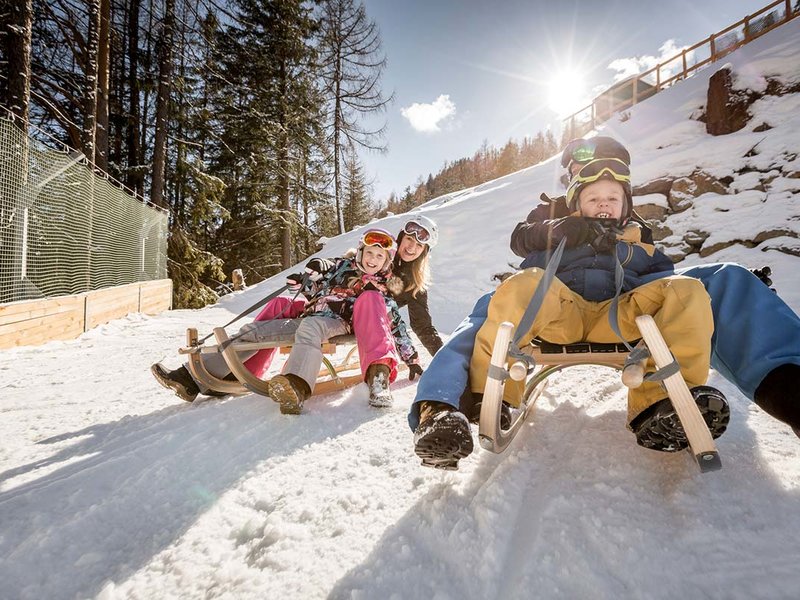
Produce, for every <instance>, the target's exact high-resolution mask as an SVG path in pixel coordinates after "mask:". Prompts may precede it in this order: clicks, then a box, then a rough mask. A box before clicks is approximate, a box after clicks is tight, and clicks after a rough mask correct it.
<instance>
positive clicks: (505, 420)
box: [469, 397, 511, 429]
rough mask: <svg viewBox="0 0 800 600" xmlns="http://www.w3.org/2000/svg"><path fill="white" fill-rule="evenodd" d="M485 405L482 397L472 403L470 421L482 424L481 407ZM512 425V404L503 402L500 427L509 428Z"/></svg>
mask: <svg viewBox="0 0 800 600" xmlns="http://www.w3.org/2000/svg"><path fill="white" fill-rule="evenodd" d="M482 406H483V399H482V397H481V398H479V399H477V400H476V401H475V404H473V405H472V410H471V411H470V415H469V422H470V423H475V424H476V425H479V424H480V421H481V407H482ZM510 427H511V406H509V404H508V403H506V402H503V404H501V405H500V429H509V428H510Z"/></svg>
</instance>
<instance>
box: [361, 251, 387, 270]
mask: <svg viewBox="0 0 800 600" xmlns="http://www.w3.org/2000/svg"><path fill="white" fill-rule="evenodd" d="M387 258H389V253H388V252H387V251H386V250H384V249H383V248H381V247H380V246H364V248H363V250H361V268H362V269H364V272H365V273H366V274H367V275H375V273H377V272H378V271H380V270H381V269H382V268H383V265H385V264H386V259H387Z"/></svg>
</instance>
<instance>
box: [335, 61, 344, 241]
mask: <svg viewBox="0 0 800 600" xmlns="http://www.w3.org/2000/svg"><path fill="white" fill-rule="evenodd" d="M339 64H340V62H339V61H337V66H336V72H337V77H336V103H335V107H334V113H333V114H334V116H333V192H334V196H335V200H336V202H335V206H336V223H337V225H338V227H339V235H341V234H343V233H344V210H343V209H342V187H341V181H340V179H341V173H340V172H339V161H340V160H341V159H340V157H341V144H342V142H341V131H342V120H341V110H342V100H341V96H340V93H341V92H340V78H339V76H338V73H339Z"/></svg>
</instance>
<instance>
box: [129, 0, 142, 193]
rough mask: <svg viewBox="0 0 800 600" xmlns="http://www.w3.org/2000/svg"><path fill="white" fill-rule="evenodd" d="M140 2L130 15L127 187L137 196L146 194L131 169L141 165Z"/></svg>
mask: <svg viewBox="0 0 800 600" xmlns="http://www.w3.org/2000/svg"><path fill="white" fill-rule="evenodd" d="M138 70H139V0H130V12H129V13H128V127H127V146H128V175H127V177H126V178H125V185H127V186H128V187H129V188H131V189H132V190H133V191H135V192H136V193H137V194H143V193H144V186H143V183H142V176H141V174H140V173H139V171H138V170H134V169H132V168H131V167H134V166H137V165H139V155H140V150H139V147H140V146H139V126H140V124H141V120H140V115H139V77H138Z"/></svg>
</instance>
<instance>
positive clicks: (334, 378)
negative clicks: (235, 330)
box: [178, 319, 362, 396]
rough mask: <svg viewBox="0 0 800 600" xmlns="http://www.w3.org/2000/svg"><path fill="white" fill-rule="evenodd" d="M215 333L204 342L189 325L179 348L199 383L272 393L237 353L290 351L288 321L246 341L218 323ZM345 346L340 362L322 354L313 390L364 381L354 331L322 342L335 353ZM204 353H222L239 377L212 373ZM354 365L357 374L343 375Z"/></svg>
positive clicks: (225, 390)
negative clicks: (278, 328) (213, 341)
mask: <svg viewBox="0 0 800 600" xmlns="http://www.w3.org/2000/svg"><path fill="white" fill-rule="evenodd" d="M287 321H290V319H287ZM214 337H215V338H216V341H217V343H216V344H205V345H201V344H200V343H199V341H198V336H197V329H195V328H192V327H190V328H189V329H187V330H186V346H185V347H183V348H180V349H179V350H178V352H179V353H180V354H185V355H187V356H188V359H189V361H188V365H187V366H188V369H189V371H191V373H192V376H193V377H194V378H195V379H196V380H197V382H198V383H199V384H200V387H201V388H205V389H206V390H209V391H212V392H218V393H222V394H232V395H236V396H240V395H243V394H248V393H250V392H255V393H256V394H261V395H262V396H269V388H268V383H269V382H267V381H264V380H263V379H260V378H258V377H256V376H255V375H253V374H252V373H251V372H250V371H249V370H248V369H247V367H245V366H244V363H243V362H242V360H241V359H240V358H239V355H238V353H239V352H251V351H253V350H265V349H269V348H278V349H280V352H282V353H287V352H289V351H291V347H292V345H293V344H294V329H293V328H292V327H291V326H289V325H287V326H286V327H284V328H283V330H282V331H278V332H276V333H275V334H273V335H270V336H267V337H265V338H264V339H262V340H260V341H258V342H244V341H237V340H236V339H234V340H231V339H230V338H229V337H228V334H227V333H226V332H225V329H223V328H222V327H217V328H215V329H214ZM342 346H345V347H349V350H348V352H347V354H346V356H345V358H344V359H343V360H342V361H341V362H340V363H339V364H338V365H335V366H334V365H333V364H332V363H331V362H330V360H329V359H328V358H323V362H324V364H325V368H324V369H322V370H321V371H320V373H319V375H318V376H317V377H318V380H317V383H316V385H315V388H314V394H327V393H330V392H332V391H335V390H339V389H344V388H346V387H349V386H351V385H355V384H357V383H359V382H360V381H361V379H362V377H361V372H360V366H359V362H358V360H357V359H356V360H353V357H354V356H355V355H356V353H357V351H358V349H357V346H356V337H355V336H354V335H351V334H348V335H337V336H334V337H332V338H330V339H329V340H328V341H327V342H325V343H323V344H322V352H323V353H325V354H335V353H336V352H337V350H338V349H339V348H340V347H342ZM202 354H222V356H223V358H224V359H225V362H226V363H227V364H228V367H229V368H230V370H231V374H232V375H233V376H234V377H235V378H236V379H235V380H233V379H220V378H219V377H216V376H214V375H212V374H211V373H209V372H208V370H207V369H206V368H205V365H204V364H203V361H202V359H201V355H202ZM354 369H359V372H358V374H355V375H348V376H345V377H342V376H340V373H343V372H345V371H352V370H354Z"/></svg>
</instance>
